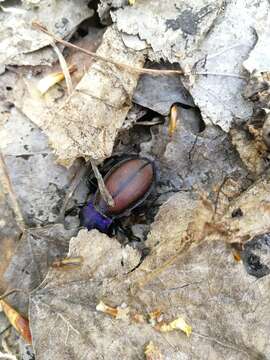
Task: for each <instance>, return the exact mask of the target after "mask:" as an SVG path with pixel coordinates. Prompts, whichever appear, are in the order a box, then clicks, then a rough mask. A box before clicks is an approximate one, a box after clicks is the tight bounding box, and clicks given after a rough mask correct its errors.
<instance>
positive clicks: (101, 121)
mask: <svg viewBox="0 0 270 360" xmlns="http://www.w3.org/2000/svg"><path fill="white" fill-rule="evenodd" d="M97 54H99V55H101V56H104V57H106V58H110V59H113V60H114V61H117V62H121V63H125V64H128V65H132V66H136V67H142V66H143V64H144V56H143V54H142V53H138V52H135V51H133V50H128V51H127V49H126V47H125V45H124V44H123V42H122V39H121V36H120V34H119V33H118V32H117V31H116V30H115V29H114V27H111V28H108V29H107V31H106V32H105V34H104V36H103V41H102V44H101V46H100V47H99V49H98V50H97ZM137 79H138V74H132V73H130V72H129V71H123V70H120V69H118V68H117V67H116V66H114V65H110V64H107V63H104V62H101V61H97V62H95V63H94V64H93V65H92V66H91V67H90V69H89V70H88V72H87V73H86V74H85V75H84V76H83V78H82V80H81V81H80V82H79V84H78V85H77V87H76V88H75V90H74V92H73V94H72V95H71V96H70V97H69V98H66V99H65V101H64V102H61V104H60V105H59V106H57V104H56V103H55V102H53V103H52V101H51V100H49V99H46V100H44V99H41V98H40V96H38V94H37V93H36V92H35V91H34V89H33V83H32V82H29V81H26V80H25V82H26V84H27V90H25V89H24V91H26V93H25V96H24V97H22V98H21V99H20V100H18V101H17V103H16V105H17V106H18V107H20V108H21V109H22V111H23V112H24V113H25V115H27V116H28V117H29V118H30V119H31V120H32V121H33V122H34V123H35V124H37V125H38V126H39V127H40V128H42V129H43V131H44V132H45V133H46V134H47V135H48V137H49V141H50V144H51V146H52V147H53V148H54V150H55V153H56V156H57V158H58V162H59V163H61V164H63V165H65V166H70V165H71V164H72V163H73V161H74V160H75V159H76V158H78V157H84V158H88V157H89V156H90V157H92V158H94V159H96V160H102V159H104V158H106V157H108V156H110V155H111V151H112V148H113V145H114V139H115V137H116V135H117V132H118V130H119V129H120V128H121V126H122V124H123V121H124V119H125V117H126V114H127V112H128V110H129V108H130V106H131V98H132V94H133V91H134V88H135V86H136V84H137ZM44 101H47V103H45V102H44ZM36 105H37V106H36Z"/></svg>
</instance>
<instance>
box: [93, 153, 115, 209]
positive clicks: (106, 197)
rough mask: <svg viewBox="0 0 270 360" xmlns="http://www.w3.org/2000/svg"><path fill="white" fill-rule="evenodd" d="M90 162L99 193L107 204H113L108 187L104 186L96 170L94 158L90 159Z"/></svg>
mask: <svg viewBox="0 0 270 360" xmlns="http://www.w3.org/2000/svg"><path fill="white" fill-rule="evenodd" d="M90 162H91V165H92V169H93V171H94V174H95V177H96V179H97V182H98V187H99V191H100V194H101V196H102V198H103V200H104V201H106V203H107V204H108V205H109V206H114V200H113V198H112V196H111V194H110V193H109V191H108V189H107V188H106V185H105V184H104V181H103V178H102V176H101V174H100V172H99V170H98V167H97V165H96V163H95V160H94V159H90Z"/></svg>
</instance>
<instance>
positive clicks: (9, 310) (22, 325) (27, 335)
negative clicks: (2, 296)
mask: <svg viewBox="0 0 270 360" xmlns="http://www.w3.org/2000/svg"><path fill="white" fill-rule="evenodd" d="M0 304H1V307H2V310H3V312H4V313H5V315H6V317H7V318H8V320H9V322H10V324H11V325H12V326H13V327H14V329H15V330H16V331H17V332H18V333H19V334H20V335H21V336H22V337H23V339H24V340H25V341H26V342H27V343H28V344H31V343H32V336H31V332H30V327H29V320H28V319H26V318H25V317H23V316H22V315H21V314H20V313H19V312H18V311H16V310H15V309H14V308H13V307H12V306H10V305H9V304H8V303H7V302H6V301H4V300H0Z"/></svg>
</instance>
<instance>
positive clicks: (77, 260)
mask: <svg viewBox="0 0 270 360" xmlns="http://www.w3.org/2000/svg"><path fill="white" fill-rule="evenodd" d="M82 262H83V257H82V256H77V257H67V258H65V259H62V260H61V259H60V260H55V261H53V263H52V264H51V267H53V268H56V269H59V268H61V269H72V268H74V267H77V266H81V265H82Z"/></svg>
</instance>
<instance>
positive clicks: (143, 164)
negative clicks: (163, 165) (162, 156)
mask: <svg viewBox="0 0 270 360" xmlns="http://www.w3.org/2000/svg"><path fill="white" fill-rule="evenodd" d="M154 179H155V168H154V164H153V163H152V162H151V161H150V160H148V159H146V158H132V159H127V160H124V161H122V162H120V163H119V164H117V165H116V166H114V167H113V168H112V169H111V170H110V171H109V173H108V174H107V175H106V176H105V179H104V182H105V185H106V187H107V189H108V191H109V192H110V194H111V195H112V198H113V200H114V206H111V207H109V206H108V205H107V204H106V203H105V202H104V200H103V199H102V198H101V197H100V193H99V192H98V193H97V194H96V197H95V204H96V208H97V209H98V210H99V211H100V212H101V213H103V214H104V215H107V216H121V215H122V214H124V213H125V212H126V211H127V210H130V209H133V208H134V207H136V206H138V205H139V204H140V203H141V202H142V201H144V200H145V198H146V197H147V196H148V195H149V192H150V191H151V188H152V185H153V183H154Z"/></svg>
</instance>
